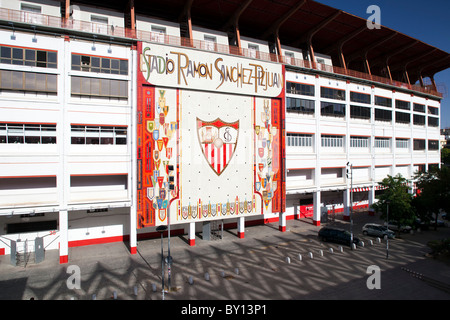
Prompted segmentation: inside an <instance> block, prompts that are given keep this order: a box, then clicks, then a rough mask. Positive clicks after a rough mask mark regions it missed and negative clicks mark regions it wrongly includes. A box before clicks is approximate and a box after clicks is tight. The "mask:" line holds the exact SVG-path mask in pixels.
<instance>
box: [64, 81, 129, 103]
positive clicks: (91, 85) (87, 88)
mask: <svg viewBox="0 0 450 320" xmlns="http://www.w3.org/2000/svg"><path fill="white" fill-rule="evenodd" d="M71 82H72V88H71V93H72V95H73V96H74V95H75V96H97V97H103V98H118V99H127V98H128V81H126V80H114V79H103V78H88V77H75V76H72V77H71Z"/></svg>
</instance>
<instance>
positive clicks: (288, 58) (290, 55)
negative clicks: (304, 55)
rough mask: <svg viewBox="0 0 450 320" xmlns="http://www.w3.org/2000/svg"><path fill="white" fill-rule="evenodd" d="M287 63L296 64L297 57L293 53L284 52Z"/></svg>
mask: <svg viewBox="0 0 450 320" xmlns="http://www.w3.org/2000/svg"><path fill="white" fill-rule="evenodd" d="M284 57H285V62H286V63H289V64H294V62H295V57H294V53H293V52H289V51H285V52H284Z"/></svg>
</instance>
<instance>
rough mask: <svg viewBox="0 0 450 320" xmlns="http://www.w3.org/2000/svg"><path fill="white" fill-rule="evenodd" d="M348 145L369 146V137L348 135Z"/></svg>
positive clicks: (353, 146)
mask: <svg viewBox="0 0 450 320" xmlns="http://www.w3.org/2000/svg"><path fill="white" fill-rule="evenodd" d="M350 147H351V148H368V147H369V137H358V136H352V137H350Z"/></svg>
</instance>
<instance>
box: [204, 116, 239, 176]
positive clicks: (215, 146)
mask: <svg viewBox="0 0 450 320" xmlns="http://www.w3.org/2000/svg"><path fill="white" fill-rule="evenodd" d="M197 134H198V141H199V143H200V146H201V148H202V151H203V155H204V156H205V159H206V161H207V162H208V164H209V166H210V167H211V169H213V170H214V172H215V173H216V174H217V175H218V176H220V175H221V174H222V172H223V171H224V170H225V169H226V167H227V166H228V163H229V162H230V160H231V158H232V157H233V154H234V151H235V150H236V144H237V140H238V135H239V120H238V121H235V122H232V123H229V122H224V121H222V120H220V119H219V118H217V119H216V120H214V121H203V120H200V119H199V118H197Z"/></svg>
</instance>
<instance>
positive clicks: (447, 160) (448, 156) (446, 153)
mask: <svg viewBox="0 0 450 320" xmlns="http://www.w3.org/2000/svg"><path fill="white" fill-rule="evenodd" d="M441 162H442V163H443V164H445V165H446V166H450V149H449V148H443V149H441Z"/></svg>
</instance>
